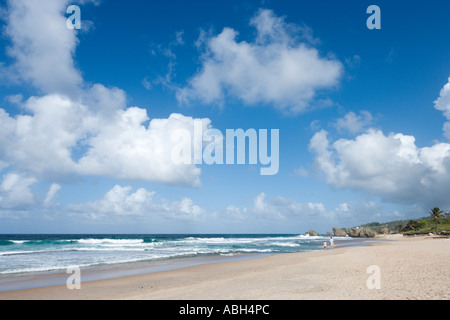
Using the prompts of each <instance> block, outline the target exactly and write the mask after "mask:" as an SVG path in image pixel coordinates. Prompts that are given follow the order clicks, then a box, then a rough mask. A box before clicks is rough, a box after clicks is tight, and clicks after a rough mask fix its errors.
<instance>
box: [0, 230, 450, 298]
mask: <svg viewBox="0 0 450 320" xmlns="http://www.w3.org/2000/svg"><path fill="white" fill-rule="evenodd" d="M449 298H450V239H448V238H435V237H431V236H425V237H411V238H409V237H403V238H392V239H382V240H375V241H372V242H371V243H370V244H369V245H368V246H356V247H342V248H339V247H336V248H334V249H330V248H329V249H327V250H321V251H313V252H302V253H289V254H279V255H272V256H268V257H262V258H255V259H250V260H240V261H227V262H217V263H210V264H203V265H197V266H192V267H187V268H182V269H177V270H170V271H161V272H153V273H147V274H141V275H134V276H127V277H121V278H114V279H106V280H97V281H87V282H82V283H81V289H78V290H77V289H73V290H69V289H68V288H67V287H66V286H65V285H60V286H49V287H41V288H33V289H24V290H15V291H6V292H0V299H24V300H29V299H30V300H31V299H50V300H53V299H55V300H61V299H62V300H72V299H83V300H86V299H89V300H96V299H120V300H130V299H166V300H182V299H189V300H197V299H198V300H215V299H217V300H233V299H239V300H247V299H252V300H280V299H283V300H293V299H326V300H337V299H344V300H353V299H363V300H366V299H389V300H396V299H402V300H403V299H421V300H422V299H433V300H434V299H449Z"/></svg>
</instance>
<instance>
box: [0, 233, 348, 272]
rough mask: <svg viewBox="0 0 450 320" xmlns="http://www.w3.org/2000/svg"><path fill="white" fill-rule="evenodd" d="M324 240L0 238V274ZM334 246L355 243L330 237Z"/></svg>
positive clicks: (315, 245) (306, 245) (280, 248)
mask: <svg viewBox="0 0 450 320" xmlns="http://www.w3.org/2000/svg"><path fill="white" fill-rule="evenodd" d="M328 239H329V237H328V236H305V235H292V234H214V235H211V234H203V235H201V234H184V235H183V234H176V235H173V234H170V235H164V234H162V235H156V234H101V235H98V234H97V235H95V234H85V235H80V234H77V235H68V234H66V235H23V234H22V235H0V275H8V274H24V273H33V272H43V271H57V270H61V271H64V270H66V269H67V268H68V267H72V266H78V267H80V268H95V267H96V266H105V265H115V264H121V263H128V262H139V261H147V262H148V261H161V260H170V259H174V258H192V257H199V256H211V255H222V256H240V255H249V254H250V255H251V254H276V253H289V252H302V251H312V250H320V249H322V248H323V241H324V240H328ZM334 239H335V243H336V244H338V245H339V243H340V244H347V243H350V242H352V241H355V239H352V238H349V237H334Z"/></svg>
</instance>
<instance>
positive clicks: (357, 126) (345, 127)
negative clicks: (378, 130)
mask: <svg viewBox="0 0 450 320" xmlns="http://www.w3.org/2000/svg"><path fill="white" fill-rule="evenodd" d="M372 121H373V116H372V114H371V113H370V112H369V111H364V110H363V111H360V112H359V114H356V113H354V112H353V111H350V112H348V113H347V114H346V115H345V116H344V117H343V118H340V119H337V120H336V123H335V126H336V129H337V130H338V131H339V132H349V133H351V134H355V133H359V132H362V131H364V130H365V128H367V127H368V126H369V125H370V124H371V123H372Z"/></svg>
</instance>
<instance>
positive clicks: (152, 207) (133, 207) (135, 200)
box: [68, 185, 204, 220]
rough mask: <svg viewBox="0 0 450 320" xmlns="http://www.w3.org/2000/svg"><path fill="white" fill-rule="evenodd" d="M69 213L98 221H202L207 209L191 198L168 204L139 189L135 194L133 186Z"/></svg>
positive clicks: (72, 208) (114, 190) (77, 206)
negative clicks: (139, 218) (125, 218)
mask: <svg viewBox="0 0 450 320" xmlns="http://www.w3.org/2000/svg"><path fill="white" fill-rule="evenodd" d="M68 210H69V211H71V212H72V213H74V214H78V215H79V214H81V215H85V216H88V217H90V218H95V219H104V218H112V217H114V216H116V217H117V216H145V217H147V218H155V217H163V218H167V219H181V220H183V219H187V220H195V219H199V218H201V216H202V215H203V214H204V210H203V209H202V208H200V207H199V206H197V205H196V204H194V202H193V201H192V200H191V199H189V198H183V199H181V200H175V201H172V202H170V201H168V200H166V199H161V198H158V197H156V195H155V192H150V191H147V190H146V189H144V188H139V189H138V190H136V191H135V192H132V188H131V187H130V186H125V187H121V186H119V185H116V186H114V188H112V189H111V190H109V191H108V192H107V193H106V194H105V196H104V197H103V198H102V199H100V200H97V201H92V202H88V203H84V204H72V205H69V206H68Z"/></svg>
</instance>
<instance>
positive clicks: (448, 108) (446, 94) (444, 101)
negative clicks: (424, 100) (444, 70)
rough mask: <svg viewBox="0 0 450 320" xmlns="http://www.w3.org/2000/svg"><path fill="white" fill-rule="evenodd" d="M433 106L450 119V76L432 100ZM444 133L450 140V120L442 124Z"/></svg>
mask: <svg viewBox="0 0 450 320" xmlns="http://www.w3.org/2000/svg"><path fill="white" fill-rule="evenodd" d="M434 107H435V108H436V109H437V110H440V111H442V112H443V113H444V116H445V117H446V118H447V120H450V78H448V83H447V84H445V85H444V87H443V88H442V89H441V92H440V95H439V98H438V99H437V100H436V101H435V102H434ZM444 135H445V137H446V138H447V139H448V140H450V121H447V122H446V123H445V124H444Z"/></svg>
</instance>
